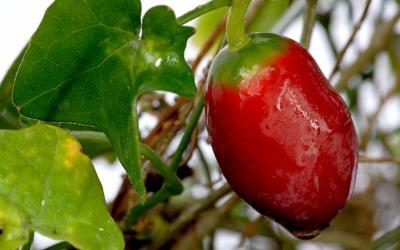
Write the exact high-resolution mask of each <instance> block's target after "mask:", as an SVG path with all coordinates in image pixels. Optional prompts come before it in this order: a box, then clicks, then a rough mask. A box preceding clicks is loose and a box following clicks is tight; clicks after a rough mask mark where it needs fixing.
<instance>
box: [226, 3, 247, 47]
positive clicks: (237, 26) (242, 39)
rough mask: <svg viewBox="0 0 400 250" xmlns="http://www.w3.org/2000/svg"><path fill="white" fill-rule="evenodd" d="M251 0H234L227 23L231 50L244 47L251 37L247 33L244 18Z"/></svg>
mask: <svg viewBox="0 0 400 250" xmlns="http://www.w3.org/2000/svg"><path fill="white" fill-rule="evenodd" d="M250 2H251V0H232V6H231V9H230V10H229V14H228V20H227V24H226V39H227V42H228V47H229V50H231V51H236V50H239V49H240V48H242V47H244V46H245V45H246V44H247V43H248V42H249V41H250V37H249V36H248V35H246V33H245V25H244V18H245V16H246V12H247V9H248V7H249V4H250Z"/></svg>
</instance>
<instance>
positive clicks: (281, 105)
mask: <svg viewBox="0 0 400 250" xmlns="http://www.w3.org/2000/svg"><path fill="white" fill-rule="evenodd" d="M251 37H252V40H251V41H250V42H249V43H248V44H247V45H246V46H245V47H244V48H242V49H240V50H238V51H234V52H231V51H229V50H228V49H227V48H225V49H223V50H222V51H221V52H220V53H219V54H218V55H217V57H216V58H215V60H214V62H213V64H212V66H211V71H210V75H209V79H208V86H207V91H206V114H207V127H208V133H209V135H210V138H211V144H212V147H213V150H214V152H215V155H216V157H217V160H218V162H219V164H220V167H221V169H222V172H223V174H224V176H225V177H226V179H227V181H228V182H229V184H230V185H231V187H232V189H233V190H234V191H235V192H236V193H237V194H238V195H239V196H240V197H241V198H243V199H244V200H245V201H246V202H248V203H249V204H250V205H251V206H252V207H254V208H255V209H256V210H257V211H258V212H260V213H261V214H263V215H265V216H268V217H271V218H273V219H274V220H275V221H277V222H279V223H280V224H282V225H283V226H284V227H286V228H287V229H288V230H289V231H291V232H292V233H293V234H294V235H296V236H297V237H299V238H312V237H315V236H316V235H318V233H319V232H320V231H321V230H322V229H323V228H325V227H327V226H328V225H329V221H330V220H331V219H332V218H333V217H334V216H335V215H336V214H337V213H338V211H339V210H340V209H341V208H342V207H343V206H344V204H345V202H346V200H347V199H348V197H349V195H350V192H351V189H352V183H353V179H354V175H355V170H356V164H357V136H356V132H355V129H354V125H353V122H352V120H351V116H350V113H349V111H348V110H347V108H346V105H345V103H344V102H343V100H342V99H341V98H340V96H339V95H338V94H337V93H336V92H335V91H334V90H333V89H332V88H331V87H330V85H329V83H328V81H327V80H326V78H325V77H324V76H323V74H322V73H321V71H320V69H319V68H318V65H317V64H316V62H315V61H314V59H313V58H312V57H311V55H310V54H309V53H308V52H307V51H306V50H305V49H303V48H302V47H301V46H300V45H298V44H297V43H296V42H294V41H292V40H290V39H287V38H283V37H280V36H278V35H273V34H253V35H251Z"/></svg>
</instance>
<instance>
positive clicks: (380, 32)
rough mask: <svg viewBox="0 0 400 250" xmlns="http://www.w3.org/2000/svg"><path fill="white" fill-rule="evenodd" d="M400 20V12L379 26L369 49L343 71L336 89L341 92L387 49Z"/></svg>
mask: <svg viewBox="0 0 400 250" xmlns="http://www.w3.org/2000/svg"><path fill="white" fill-rule="evenodd" d="M399 18H400V10H398V11H397V13H396V14H395V15H394V16H393V17H392V18H391V19H390V20H389V21H387V22H384V23H382V24H381V25H379V27H378V28H377V29H376V32H375V34H374V36H373V37H372V38H371V44H370V45H369V47H368V48H367V49H365V50H364V51H363V52H361V53H360V54H359V55H358V57H357V60H356V61H355V62H354V63H353V64H352V65H350V66H349V67H348V68H346V69H344V70H342V73H341V74H340V78H339V80H338V81H337V85H336V89H339V90H340V89H343V88H344V87H346V86H347V84H348V82H349V80H350V79H351V77H353V76H354V75H357V74H358V73H360V72H361V71H362V70H363V68H364V67H365V65H367V64H368V63H369V62H371V61H372V59H374V58H375V56H376V55H377V54H378V53H379V52H380V51H382V50H383V49H385V48H386V47H387V45H388V44H389V42H390V40H391V38H392V37H393V28H394V26H395V24H396V23H397V21H398V20H399Z"/></svg>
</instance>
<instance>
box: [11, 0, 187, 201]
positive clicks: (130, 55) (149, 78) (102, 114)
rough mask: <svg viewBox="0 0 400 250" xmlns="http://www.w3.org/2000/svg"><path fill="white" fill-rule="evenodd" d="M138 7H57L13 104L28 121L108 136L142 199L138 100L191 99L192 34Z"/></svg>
mask: <svg viewBox="0 0 400 250" xmlns="http://www.w3.org/2000/svg"><path fill="white" fill-rule="evenodd" d="M139 16H140V2H139V0H118V1H107V0H87V1H84V0H56V1H55V2H54V4H52V5H51V6H50V8H49V9H48V10H47V12H46V15H45V17H44V19H43V21H42V23H41V24H40V26H39V28H38V30H37V31H36V33H35V34H34V35H33V37H32V39H31V42H30V44H29V47H28V50H27V52H26V54H25V56H24V59H23V61H22V63H21V66H20V68H19V71H18V74H17V77H16V81H15V84H14V90H13V102H14V104H15V105H16V107H17V108H18V110H19V112H20V113H21V114H22V115H24V116H27V117H30V118H34V119H38V120H45V121H50V122H72V123H78V124H83V125H90V126H94V127H96V128H98V129H99V130H101V131H102V132H104V133H105V134H106V135H107V137H108V138H109V139H110V142H111V143H112V145H113V146H114V148H115V151H116V153H117V155H118V157H119V159H120V161H121V163H122V165H123V166H124V167H125V169H126V171H127V173H128V175H129V177H130V179H131V182H132V183H133V186H134V188H135V189H136V191H137V192H138V193H139V194H141V196H142V198H143V196H144V193H145V188H144V184H143V180H142V177H141V164H140V159H139V151H138V143H139V132H138V124H137V114H136V100H137V98H138V96H139V95H141V94H143V93H144V92H147V91H153V90H157V89H158V90H167V91H173V92H175V93H177V94H180V95H193V94H194V92H195V85H194V79H193V75H192V72H191V71H190V68H189V67H188V65H187V63H186V62H185V60H184V57H183V54H184V49H185V46H186V40H187V39H188V37H189V36H190V35H191V34H192V32H193V31H192V29H191V28H188V27H183V26H179V25H178V24H177V23H176V18H175V15H174V13H173V12H172V11H171V10H170V9H169V8H168V7H155V8H153V9H151V10H149V12H148V13H147V14H146V15H145V17H144V27H143V32H142V33H143V37H142V38H138V37H137V34H138V27H139V25H140V23H139V19H138V18H139Z"/></svg>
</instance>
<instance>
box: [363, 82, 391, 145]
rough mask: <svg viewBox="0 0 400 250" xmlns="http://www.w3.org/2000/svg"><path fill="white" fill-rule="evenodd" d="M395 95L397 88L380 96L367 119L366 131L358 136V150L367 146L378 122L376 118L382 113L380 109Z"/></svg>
mask: <svg viewBox="0 0 400 250" xmlns="http://www.w3.org/2000/svg"><path fill="white" fill-rule="evenodd" d="M396 85H397V84H396ZM396 93H397V88H396V87H394V88H392V89H391V90H390V91H389V92H388V93H386V94H385V95H384V96H382V98H381V99H380V101H379V104H378V107H377V108H376V110H375V112H374V113H373V114H372V115H371V116H370V117H368V119H367V120H368V122H367V124H368V125H367V127H366V129H365V130H364V131H363V132H362V133H361V135H360V146H359V148H360V149H365V147H366V146H367V143H368V140H369V137H370V135H371V132H372V129H373V128H374V126H375V124H376V121H377V120H378V117H379V114H380V113H381V111H382V108H383V107H384V106H385V104H386V102H387V101H388V100H389V99H390V98H391V97H392V96H393V95H395V94H396Z"/></svg>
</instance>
